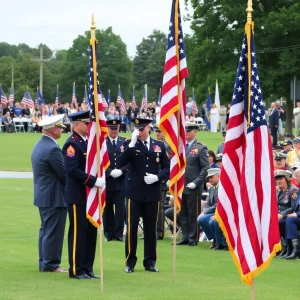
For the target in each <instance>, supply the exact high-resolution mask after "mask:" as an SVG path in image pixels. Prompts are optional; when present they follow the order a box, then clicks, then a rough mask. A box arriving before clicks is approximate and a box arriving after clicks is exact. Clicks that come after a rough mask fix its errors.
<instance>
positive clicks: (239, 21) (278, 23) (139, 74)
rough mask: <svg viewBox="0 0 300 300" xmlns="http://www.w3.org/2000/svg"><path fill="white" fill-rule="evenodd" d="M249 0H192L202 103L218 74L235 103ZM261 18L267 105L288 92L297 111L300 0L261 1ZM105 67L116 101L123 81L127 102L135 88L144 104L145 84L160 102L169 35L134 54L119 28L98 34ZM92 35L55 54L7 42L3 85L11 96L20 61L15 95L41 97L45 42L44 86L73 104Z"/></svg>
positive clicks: (259, 45)
mask: <svg viewBox="0 0 300 300" xmlns="http://www.w3.org/2000/svg"><path fill="white" fill-rule="evenodd" d="M245 2H246V1H244V0H206V1H198V0H185V3H186V4H189V5H191V6H192V9H193V11H192V13H191V14H190V15H187V16H185V18H186V19H187V20H189V21H190V22H191V31H192V32H191V34H189V35H185V47H186V55H187V63H188V68H189V77H188V79H187V84H186V85H187V94H188V95H191V93H192V88H193V87H195V95H196V101H197V103H198V105H199V104H201V103H204V102H205V100H206V97H207V90H208V88H210V89H211V91H212V98H213V96H214V95H213V93H214V87H215V82H216V80H217V79H218V81H219V89H220V96H221V102H222V103H224V104H226V103H229V102H230V101H231V97H232V91H233V84H234V80H235V75H236V68H237V65H238V59H239V53H240V47H241V43H242V39H243V33H244V26H245V23H246V12H245V9H246V3H245ZM253 7H254V13H253V19H254V22H255V39H256V49H257V61H258V68H259V73H260V80H261V85H262V89H263V95H264V98H265V100H266V101H267V103H269V102H270V101H272V100H276V99H278V98H280V97H284V98H286V100H287V106H288V111H291V109H292V107H291V105H292V102H291V101H290V100H291V99H290V98H291V96H290V81H291V80H292V79H293V77H294V76H298V78H300V70H299V68H298V65H299V59H300V50H299V49H300V35H299V31H300V3H299V1H296V0H288V1H287V0H273V1H269V0H253ZM96 37H97V39H98V41H99V44H98V48H97V58H98V72H99V80H100V86H101V90H102V91H103V93H104V95H105V96H106V95H107V91H108V89H110V90H111V99H112V100H113V101H115V99H116V98H117V92H118V85H119V84H120V85H121V89H122V92H123V96H124V99H125V100H126V101H128V100H131V97H132V86H133V85H135V88H136V95H135V96H136V99H137V102H138V103H140V102H141V99H142V94H143V86H144V84H145V83H147V84H148V99H149V101H155V100H156V99H157V97H158V94H159V89H160V87H161V84H162V78H163V69H164V61H165V47H166V34H165V33H164V32H161V31H159V30H154V31H153V33H152V34H151V35H149V36H148V37H145V38H143V39H142V41H141V43H140V44H139V45H138V46H137V48H136V55H135V57H134V58H133V59H131V58H130V57H129V55H128V53H127V48H126V44H125V43H124V42H123V41H122V39H121V37H120V36H119V35H116V34H115V33H114V32H113V29H112V28H111V27H109V28H107V29H103V30H97V31H96ZM89 39H90V32H89V31H87V32H85V33H84V34H82V35H79V36H78V37H77V38H76V39H75V40H74V41H73V45H72V47H70V48H69V49H67V50H59V51H56V52H53V50H51V49H50V48H49V47H48V46H47V45H38V46H37V47H36V48H31V47H29V46H28V45H26V44H19V45H17V46H16V45H9V44H7V43H0V82H1V83H2V86H3V87H4V89H5V92H6V93H8V91H9V88H10V85H11V64H13V65H14V69H15V74H14V86H15V97H16V99H17V100H18V99H21V98H22V96H23V93H24V90H25V89H26V86H28V87H29V91H30V92H31V94H32V96H33V97H35V91H36V87H37V86H38V85H39V63H38V62H37V61H36V60H34V59H36V58H39V47H40V46H43V49H44V58H46V59H47V62H45V63H44V91H43V94H44V95H43V96H44V98H45V100H46V101H48V102H53V101H54V99H55V91H56V85H57V84H59V86H60V88H59V91H60V96H61V99H62V101H71V96H72V84H73V82H74V81H75V82H76V90H77V97H78V99H82V98H83V95H84V86H85V84H87V76H88V57H89V50H88V46H89Z"/></svg>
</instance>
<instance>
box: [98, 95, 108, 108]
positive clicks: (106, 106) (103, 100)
mask: <svg viewBox="0 0 300 300" xmlns="http://www.w3.org/2000/svg"><path fill="white" fill-rule="evenodd" d="M100 93H101V97H102V104H103V108H108V105H107V102H106V99H105V97H104V95H103V93H102V92H101V91H100Z"/></svg>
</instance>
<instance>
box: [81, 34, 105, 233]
mask: <svg viewBox="0 0 300 300" xmlns="http://www.w3.org/2000/svg"><path fill="white" fill-rule="evenodd" d="M88 98H89V105H90V123H89V136H88V147H87V158H86V173H87V174H90V175H93V176H95V177H98V178H100V177H103V176H105V170H106V169H107V168H108V166H109V156H108V152H107V148H106V140H105V137H106V136H107V132H108V130H107V126H106V121H105V120H106V119H105V115H104V109H103V103H102V97H101V93H100V85H99V81H98V73H97V58H96V39H91V45H90V60H89V87H88ZM97 120H98V123H97ZM97 126H98V128H99V146H100V151H99V153H97V134H96V132H97V131H96V130H97ZM97 155H99V157H98V158H97ZM97 161H100V174H98V166H97ZM98 193H99V189H98V188H96V187H92V188H89V187H86V196H87V197H86V198H87V205H86V213H87V217H88V219H89V221H90V222H91V223H92V224H93V225H94V226H95V227H97V228H98V227H100V225H101V216H100V215H99V202H98ZM105 199H106V188H105V187H104V188H103V189H102V192H101V206H102V209H101V211H102V212H103V209H104V207H105Z"/></svg>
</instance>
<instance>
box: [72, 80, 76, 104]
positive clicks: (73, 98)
mask: <svg viewBox="0 0 300 300" xmlns="http://www.w3.org/2000/svg"><path fill="white" fill-rule="evenodd" d="M72 103H73V104H74V106H75V107H77V98H76V86H75V82H74V83H73V93H72Z"/></svg>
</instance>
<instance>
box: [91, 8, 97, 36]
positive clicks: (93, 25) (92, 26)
mask: <svg viewBox="0 0 300 300" xmlns="http://www.w3.org/2000/svg"><path fill="white" fill-rule="evenodd" d="M95 31H96V23H95V19H94V14H92V24H91V38H92V39H95V38H96V33H95Z"/></svg>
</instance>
